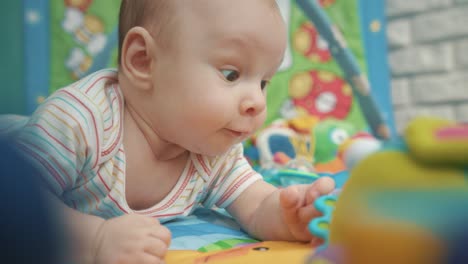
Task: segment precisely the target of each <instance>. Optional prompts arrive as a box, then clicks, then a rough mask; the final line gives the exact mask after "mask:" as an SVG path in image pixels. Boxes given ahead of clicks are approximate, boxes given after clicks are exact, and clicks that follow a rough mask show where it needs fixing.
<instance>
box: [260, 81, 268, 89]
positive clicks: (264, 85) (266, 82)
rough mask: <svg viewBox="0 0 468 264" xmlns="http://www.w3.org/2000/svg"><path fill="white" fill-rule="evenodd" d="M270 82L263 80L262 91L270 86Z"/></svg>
mask: <svg viewBox="0 0 468 264" xmlns="http://www.w3.org/2000/svg"><path fill="white" fill-rule="evenodd" d="M268 83H269V81H266V80H263V81H262V82H261V83H260V87H261V88H262V90H264V89H265V87H266V86H267V85H268Z"/></svg>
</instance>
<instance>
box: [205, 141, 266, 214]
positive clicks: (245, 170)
mask: <svg viewBox="0 0 468 264" xmlns="http://www.w3.org/2000/svg"><path fill="white" fill-rule="evenodd" d="M219 160H220V162H222V164H216V165H215V166H214V167H218V168H219V170H218V172H217V173H216V175H215V177H214V178H213V180H212V181H211V182H210V184H209V186H208V190H209V191H208V195H207V197H206V199H205V201H204V203H203V205H204V206H205V207H207V208H211V207H213V206H214V205H216V206H217V207H219V208H226V207H228V206H229V205H230V204H231V203H232V202H233V201H234V200H236V198H237V197H238V196H239V195H240V194H241V193H242V192H243V191H244V190H246V189H247V187H249V186H250V185H251V184H252V183H254V182H256V181H257V180H260V179H262V176H261V175H260V174H258V173H257V172H256V171H255V170H254V169H253V168H252V167H251V166H250V164H249V163H248V161H247V159H246V158H245V157H244V151H243V147H242V144H237V145H236V146H234V147H233V148H232V149H231V150H230V151H229V153H227V154H226V157H225V158H224V159H219Z"/></svg>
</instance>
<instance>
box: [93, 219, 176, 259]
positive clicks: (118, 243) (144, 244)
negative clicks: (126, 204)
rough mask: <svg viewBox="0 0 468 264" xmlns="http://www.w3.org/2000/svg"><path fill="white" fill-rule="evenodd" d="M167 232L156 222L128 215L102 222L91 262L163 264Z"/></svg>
mask: <svg viewBox="0 0 468 264" xmlns="http://www.w3.org/2000/svg"><path fill="white" fill-rule="evenodd" d="M170 241H171V233H170V231H169V230H168V229H167V228H166V227H164V226H162V225H161V224H160V223H159V221H158V220H157V219H153V218H150V217H146V216H141V215H136V214H130V215H124V216H120V217H117V218H113V219H109V220H107V221H105V222H104V223H103V224H102V226H101V228H100V229H99V231H98V233H97V234H96V243H95V247H94V250H95V258H94V262H93V263H98V264H113V263H125V264H130V263H138V264H150V263H151V264H156V263H164V257H165V255H166V252H167V249H168V247H169V244H170Z"/></svg>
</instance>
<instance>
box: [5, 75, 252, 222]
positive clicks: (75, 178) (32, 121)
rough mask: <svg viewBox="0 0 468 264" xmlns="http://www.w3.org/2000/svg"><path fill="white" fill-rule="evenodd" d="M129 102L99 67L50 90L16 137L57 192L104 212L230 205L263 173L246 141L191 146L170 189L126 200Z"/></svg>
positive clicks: (171, 211)
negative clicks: (247, 153) (218, 151)
mask: <svg viewBox="0 0 468 264" xmlns="http://www.w3.org/2000/svg"><path fill="white" fill-rule="evenodd" d="M123 107H124V104H123V96H122V93H121V91H120V88H119V84H118V82H117V71H116V70H114V69H105V70H101V71H98V72H96V73H94V74H92V75H90V76H88V77H85V78H84V79H82V80H80V81H78V82H76V83H74V84H72V85H70V86H67V87H65V88H62V89H60V90H58V91H56V92H55V93H54V94H52V95H51V96H50V97H49V98H48V99H47V100H46V101H45V102H44V103H43V104H42V105H41V106H40V107H39V108H38V109H37V110H36V112H35V113H34V114H33V115H32V116H31V117H29V118H28V120H27V123H26V125H24V126H22V127H21V128H20V129H19V131H18V132H16V133H15V134H14V138H15V141H16V143H17V146H18V148H19V150H20V151H21V152H22V153H24V154H25V155H26V156H27V157H28V159H30V160H31V161H32V162H33V164H34V165H35V166H36V167H37V168H38V169H39V170H40V172H41V177H42V179H43V182H44V183H45V185H46V186H47V187H48V189H49V190H50V191H51V192H52V193H54V194H55V195H56V196H58V197H59V198H60V199H61V200H62V201H63V202H64V203H65V204H67V205H68V206H70V207H72V208H75V209H76V210H79V211H81V212H83V213H88V214H92V215H96V216H100V217H103V218H105V219H108V218H111V217H116V216H120V215H123V214H126V213H138V214H142V215H147V216H151V217H156V218H158V219H159V220H160V221H162V222H164V221H168V220H170V219H173V218H176V217H179V216H186V215H188V214H190V213H191V212H193V211H194V209H196V207H198V206H204V207H207V208H211V207H213V206H217V207H220V208H225V207H227V206H228V205H229V204H230V203H231V202H233V201H234V200H235V199H236V198H237V197H238V196H239V195H240V194H241V193H242V192H243V191H244V190H245V189H246V188H247V187H248V186H250V185H251V184H252V183H253V182H255V181H256V180H259V179H261V176H260V175H259V174H257V173H256V172H255V171H254V170H253V169H252V168H251V167H250V165H249V164H248V162H247V161H246V159H245V158H244V156H243V149H242V145H241V144H238V145H236V146H234V147H232V148H231V149H230V150H229V151H228V152H227V153H225V154H224V155H220V156H218V157H214V158H213V157H206V156H202V155H199V154H195V153H191V154H190V157H189V159H188V161H187V164H186V166H185V169H184V170H183V172H182V175H181V176H180V178H179V180H178V182H177V183H176V185H175V186H174V188H173V189H172V190H171V192H170V193H169V195H168V196H167V197H165V198H164V199H163V200H162V201H160V202H159V203H157V204H155V205H154V206H152V207H150V208H148V209H145V210H139V211H135V210H132V209H131V208H130V207H129V206H128V204H127V202H126V200H125V149H124V146H123V138H122V133H123Z"/></svg>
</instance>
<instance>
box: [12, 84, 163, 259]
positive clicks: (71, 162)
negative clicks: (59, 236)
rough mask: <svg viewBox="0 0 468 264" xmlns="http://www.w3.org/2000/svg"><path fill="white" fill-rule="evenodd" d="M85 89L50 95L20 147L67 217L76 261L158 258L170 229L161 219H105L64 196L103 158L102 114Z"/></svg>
mask: <svg viewBox="0 0 468 264" xmlns="http://www.w3.org/2000/svg"><path fill="white" fill-rule="evenodd" d="M81 92H82V91H81V90H77V89H74V88H65V89H63V90H60V91H58V92H56V93H55V94H54V95H52V96H51V97H49V98H48V99H47V100H46V102H44V103H43V104H42V105H41V106H40V107H39V109H38V110H37V111H36V112H35V113H34V114H33V115H32V116H31V117H30V118H29V120H28V123H27V124H26V125H25V126H24V127H22V128H20V129H19V131H17V132H16V133H15V135H14V141H15V143H16V145H17V148H18V150H19V151H21V152H22V153H23V154H24V155H25V157H27V159H28V160H29V161H30V162H31V163H32V165H33V166H34V167H35V168H36V169H37V170H38V175H37V176H38V177H39V179H40V180H41V182H42V184H43V186H44V187H46V189H47V190H48V192H49V194H50V195H48V197H49V199H50V200H51V202H52V203H53V204H54V205H55V208H56V210H57V211H58V212H59V213H61V214H62V216H63V219H64V224H65V227H66V228H65V231H67V234H66V235H65V238H66V239H67V241H66V242H67V243H66V244H67V245H69V246H70V247H71V248H70V250H71V252H66V253H69V255H72V256H71V258H75V259H76V261H74V262H76V263H104V264H112V263H160V262H162V259H163V257H164V255H165V253H166V251H167V248H168V245H169V242H170V233H169V230H167V228H165V227H163V226H162V225H160V223H159V221H158V220H157V219H153V218H149V217H145V216H140V215H124V216H120V217H116V218H112V219H109V220H106V221H105V220H104V219H102V218H99V217H96V216H92V215H87V214H84V213H81V212H79V211H77V210H74V209H72V208H70V207H68V206H67V205H66V204H65V202H64V201H62V197H63V196H64V195H65V194H66V193H67V192H69V191H70V190H73V189H75V188H76V187H77V186H76V184H77V183H78V184H80V182H83V179H82V177H84V174H88V173H89V172H92V171H95V170H96V168H97V166H99V158H100V157H101V150H102V148H101V145H100V144H101V142H102V141H101V140H99V136H100V135H102V134H103V133H102V131H101V133H99V128H101V129H103V128H102V126H99V125H98V124H99V123H102V122H103V121H102V120H100V119H99V118H100V117H101V116H102V115H101V114H100V112H99V109H95V108H92V107H91V106H92V105H93V104H92V102H89V100H88V97H87V95H85V94H83V93H81ZM88 176H89V175H88ZM83 195H86V194H83ZM68 241H70V242H69V243H68ZM66 257H68V256H66Z"/></svg>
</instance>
